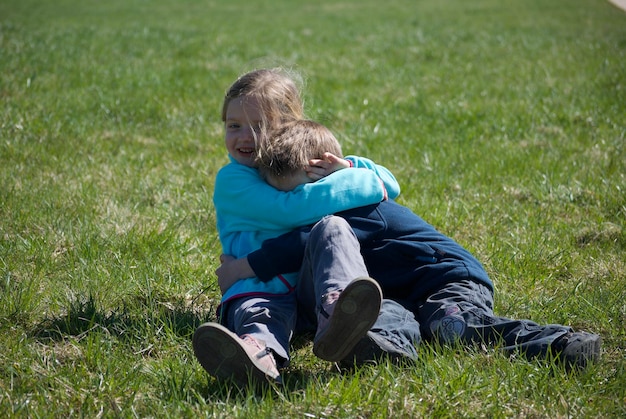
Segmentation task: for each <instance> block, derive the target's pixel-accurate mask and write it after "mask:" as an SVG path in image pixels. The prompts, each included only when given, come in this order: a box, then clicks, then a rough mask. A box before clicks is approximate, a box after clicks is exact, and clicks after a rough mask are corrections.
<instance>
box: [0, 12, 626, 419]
mask: <svg viewBox="0 0 626 419" xmlns="http://www.w3.org/2000/svg"><path fill="white" fill-rule="evenodd" d="M274 65H286V66H289V67H291V68H294V69H295V70H297V71H298V72H299V73H300V74H301V75H302V77H303V82H304V92H305V94H304V96H305V100H306V109H307V113H308V115H309V117H311V118H312V119H316V120H318V121H320V122H323V123H325V124H327V125H328V126H329V127H330V128H331V129H332V130H333V131H334V132H335V133H336V134H337V136H338V138H339V139H340V141H341V142H342V144H343V147H344V153H345V154H357V155H361V156H366V157H369V158H371V159H373V160H375V161H376V162H378V163H380V164H383V165H384V166H386V167H388V168H389V169H390V170H392V171H393V172H394V174H395V175H396V177H397V179H398V181H399V183H400V185H401V186H402V194H401V197H400V199H399V202H401V203H402V204H404V205H406V206H408V207H410V208H411V209H413V210H414V211H415V212H417V213H418V214H420V215H421V216H422V217H423V218H425V219H426V220H428V221H430V222H431V223H432V224H434V225H435V226H436V227H437V228H439V229H440V230H441V231H443V232H444V233H446V234H448V235H450V236H452V237H454V238H455V239H456V240H457V241H458V242H460V243H461V244H463V245H464V246H465V247H467V248H468V249H470V250H471V251H472V252H473V253H474V254H475V255H477V256H478V258H479V259H480V260H481V261H482V262H483V263H484V265H485V267H486V269H487V271H488V272H489V274H490V275H491V277H492V279H493V281H494V283H495V285H496V312H497V313H498V314H500V315H503V316H507V317H514V318H531V319H533V320H535V321H537V322H540V323H560V324H568V325H571V326H573V327H575V328H577V329H584V330H590V331H594V332H597V333H600V334H601V335H602V336H603V339H604V353H603V360H602V362H601V363H599V364H597V365H593V366H592V367H590V368H588V369H587V370H585V371H583V372H579V373H567V372H565V371H564V370H563V369H562V368H561V367H560V366H559V365H555V364H553V363H550V362H547V361H546V362H528V361H524V360H522V359H509V358H506V357H504V356H503V355H502V354H501V353H499V352H498V351H495V350H493V349H485V348H470V349H467V350H465V349H458V348H437V347H432V346H429V345H424V346H422V347H420V348H419V355H420V359H419V361H418V362H417V363H416V364H413V365H403V366H394V365H389V364H387V363H383V364H381V365H378V366H368V367H364V368H361V369H358V370H356V371H354V372H352V373H340V372H339V371H338V370H337V369H336V368H335V367H334V366H333V365H331V364H329V363H326V362H323V361H320V360H318V359H316V358H315V357H314V356H313V355H312V353H311V347H310V344H308V343H306V342H300V341H296V342H295V344H294V347H293V361H292V366H291V367H290V369H289V370H288V371H286V372H285V374H284V377H285V380H286V386H285V388H284V389H282V390H280V391H276V392H274V391H270V392H267V393H265V394H243V393H240V392H237V391H236V390H234V389H232V388H229V387H228V386H225V385H223V384H222V383H220V382H217V381H215V380H213V379H212V378H210V377H208V376H207V374H206V373H205V372H204V371H203V370H202V368H201V367H200V365H199V364H198V363H197V362H196V360H195V359H194V357H193V353H192V349H191V335H192V334H193V331H194V329H195V327H196V326H197V325H199V324H200V323H202V322H204V321H207V320H215V308H216V306H217V304H218V302H219V289H218V287H217V284H216V277H215V274H214V271H215V269H216V268H217V266H218V263H219V255H220V253H221V247H220V244H219V240H218V238H217V233H216V229H215V211H214V208H213V204H212V192H213V180H214V177H215V174H216V172H217V170H219V168H220V167H221V166H223V165H224V164H225V163H226V162H227V161H228V160H227V156H226V151H225V148H224V145H223V139H222V125H221V121H220V107H221V100H222V97H223V94H224V91H225V89H226V88H227V87H228V86H229V84H230V83H231V82H232V81H233V80H234V79H235V78H236V77H237V76H238V75H239V74H241V73H243V72H245V71H247V70H250V69H252V68H254V67H263V66H274ZM0 75H1V77H0V98H1V100H2V107H1V108H0V412H2V413H1V414H0V415H1V416H8V417H68V416H84V417H118V416H119V417H179V416H180V417H187V416H188V417H311V418H313V417H319V418H325V417H333V418H334V417H350V418H352V417H455V418H456V417H624V416H626V407H625V406H626V343H625V342H626V326H625V324H626V303H625V301H626V231H625V228H626V150H625V142H626V141H625V140H626V13H624V12H622V11H620V10H618V9H617V8H615V7H614V6H612V5H610V4H609V3H608V2H607V1H604V0H550V1H547V0H509V1H504V2H503V1H500V0H474V1H462V0H449V1H437V0H422V1H409V0H389V1H386V2H380V1H372V0H359V1H355V0H353V1H342V0H332V1H331V0H320V1H318V2H314V3H312V2H303V1H293V0H274V1H267V0H260V1H258V2H250V1H243V0H231V1H229V2H225V1H224V2H222V1H212V0H184V1H175V0H124V1H122V0H109V1H95V0H89V1H78V0H56V1H54V2H44V1H36V0H20V1H19V2H18V1H9V0H4V1H0ZM250 205H251V208H253V206H254V203H253V202H251V203H250Z"/></svg>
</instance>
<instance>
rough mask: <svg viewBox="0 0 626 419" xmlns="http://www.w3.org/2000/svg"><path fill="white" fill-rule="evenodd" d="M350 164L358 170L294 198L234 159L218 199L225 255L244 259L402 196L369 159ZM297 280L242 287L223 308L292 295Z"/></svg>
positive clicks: (301, 189)
mask: <svg viewBox="0 0 626 419" xmlns="http://www.w3.org/2000/svg"><path fill="white" fill-rule="evenodd" d="M347 159H348V160H349V161H350V163H351V165H352V167H353V168H350V169H343V170H338V171H337V172H335V173H333V174H331V175H329V176H326V177H325V178H323V179H320V180H319V181H317V182H312V183H306V184H303V185H300V186H298V187H297V188H296V189H294V190H293V191H290V192H281V191H279V190H277V189H275V188H273V187H272V186H270V185H269V184H267V183H266V182H265V181H264V180H263V179H262V178H261V176H260V175H259V173H258V171H257V170H256V169H254V168H250V167H247V166H244V165H241V164H238V163H236V162H235V161H234V160H233V159H231V163H230V164H228V165H226V166H224V167H222V168H221V169H220V171H219V172H218V174H217V177H216V179H215V189H214V194H213V203H214V205H215V209H216V218H217V229H218V233H219V237H220V242H221V243H222V251H223V253H224V254H228V255H232V256H235V257H237V258H240V257H244V256H246V255H247V254H248V253H250V252H252V251H254V250H256V249H258V248H259V247H261V244H262V243H263V241H264V240H266V239H269V238H273V237H277V236H279V235H281V234H283V233H286V232H288V231H291V230H293V229H294V228H297V227H301V226H304V225H307V224H311V223H315V222H317V221H319V220H320V219H321V218H322V217H324V216H326V215H328V214H333V213H336V212H338V211H344V210H347V209H350V208H356V207H359V206H362V205H369V204H373V203H377V202H380V201H381V200H383V199H385V198H386V197H387V196H391V197H396V196H397V195H398V194H399V193H400V187H399V185H398V182H397V181H396V179H395V177H394V176H393V174H391V172H389V171H388V170H387V169H385V168H384V167H382V166H378V165H376V164H374V163H373V162H372V161H371V160H369V159H365V158H360V157H354V156H349V157H347ZM366 169H367V170H366ZM296 279H297V275H296V274H286V275H276V276H275V277H273V278H268V279H266V280H265V281H259V280H258V279H256V278H250V279H246V280H242V281H238V282H237V283H235V284H234V285H233V286H232V287H230V288H229V289H228V290H227V291H226V293H225V294H224V295H223V296H222V302H224V301H226V300H229V299H231V298H235V297H241V296H251V295H261V294H285V293H288V292H290V291H291V290H292V289H293V287H294V286H295V284H296Z"/></svg>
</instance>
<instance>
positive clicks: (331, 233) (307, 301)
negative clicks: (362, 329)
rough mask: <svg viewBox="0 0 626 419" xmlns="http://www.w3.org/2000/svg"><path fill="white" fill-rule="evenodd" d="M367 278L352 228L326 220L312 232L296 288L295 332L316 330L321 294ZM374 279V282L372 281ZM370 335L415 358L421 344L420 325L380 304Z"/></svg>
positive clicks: (338, 219)
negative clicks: (358, 279)
mask: <svg viewBox="0 0 626 419" xmlns="http://www.w3.org/2000/svg"><path fill="white" fill-rule="evenodd" d="M363 276H369V274H368V272H367V268H366V267H365V262H364V261H363V257H362V256H361V247H360V245H359V242H358V240H357V238H356V236H355V235H354V232H353V231H352V227H350V225H349V224H348V223H347V222H346V221H345V220H344V219H343V218H341V217H335V216H329V217H325V218H324V219H322V220H321V221H319V222H318V223H317V224H316V225H315V226H314V227H313V230H312V231H311V235H310V238H309V241H308V243H307V247H306V249H305V256H304V261H303V264H302V268H301V270H300V277H299V281H298V286H297V291H296V293H297V295H298V322H299V323H298V330H299V331H310V332H314V331H315V329H316V328H317V311H318V310H317V303H318V302H319V301H320V300H321V297H322V295H323V294H325V293H327V292H329V291H332V290H340V289H343V288H345V287H346V285H348V283H350V281H352V280H353V279H355V278H358V277H363ZM374 279H376V278H374ZM370 333H374V334H377V335H379V336H381V337H383V338H384V339H386V340H388V341H389V342H390V343H391V344H392V345H393V346H396V347H398V348H400V349H402V350H403V352H404V353H406V354H411V357H413V358H414V359H415V358H417V353H416V351H415V345H416V344H418V343H419V342H420V340H421V338H420V328H419V323H417V321H416V320H415V316H414V315H413V313H412V312H410V311H409V310H407V309H405V308H404V307H402V306H401V305H400V304H398V303H396V302H394V301H391V300H386V299H384V300H383V304H382V306H381V311H380V314H379V316H378V319H377V320H376V323H375V324H374V326H373V327H372V328H371V329H370Z"/></svg>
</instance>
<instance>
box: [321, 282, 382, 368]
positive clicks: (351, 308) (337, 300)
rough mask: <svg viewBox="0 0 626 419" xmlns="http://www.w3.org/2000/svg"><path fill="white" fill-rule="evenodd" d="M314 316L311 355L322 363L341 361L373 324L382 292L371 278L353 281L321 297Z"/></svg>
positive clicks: (376, 316) (378, 311)
mask: <svg viewBox="0 0 626 419" xmlns="http://www.w3.org/2000/svg"><path fill="white" fill-rule="evenodd" d="M322 298H323V300H322V305H321V308H320V313H319V314H318V316H317V333H316V334H315V339H313V353H314V354H315V355H317V356H318V357H319V358H321V359H324V360H326V361H331V362H338V361H341V360H342V359H343V358H345V357H346V356H347V355H348V353H350V351H351V350H352V349H353V348H354V346H355V345H356V344H357V343H358V342H359V340H360V339H361V338H362V337H363V336H365V334H366V333H367V331H368V330H369V329H370V327H372V326H373V325H374V323H375V322H376V319H377V318H378V314H379V313H380V305H381V302H382V291H381V290H380V286H379V285H378V283H376V281H374V280H373V279H371V278H357V279H355V280H354V281H352V282H350V283H349V284H348V286H347V287H346V288H345V289H344V290H343V291H334V292H330V293H328V294H326V295H324V296H323V297H322Z"/></svg>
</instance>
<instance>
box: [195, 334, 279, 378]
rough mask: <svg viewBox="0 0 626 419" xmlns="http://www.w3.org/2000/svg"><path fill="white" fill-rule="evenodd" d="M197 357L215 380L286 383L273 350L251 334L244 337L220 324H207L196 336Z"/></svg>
mask: <svg viewBox="0 0 626 419" xmlns="http://www.w3.org/2000/svg"><path fill="white" fill-rule="evenodd" d="M193 351H194V354H195V355H196V358H197V359H198V361H199V362H200V365H202V368H204V369H205V370H206V372H208V373H209V374H210V375H212V376H213V377H217V378H221V379H232V380H233V381H234V382H235V383H236V384H237V385H238V386H239V387H246V386H247V385H248V384H252V385H256V384H267V383H268V382H269V383H275V384H282V381H281V377H280V374H279V372H278V369H277V368H276V361H275V360H274V356H273V355H272V353H271V351H270V349H269V348H267V347H266V346H265V344H264V343H263V342H259V341H258V340H256V339H255V338H253V337H252V336H250V335H243V336H241V337H239V336H237V335H236V334H234V333H232V332H231V331H230V330H228V329H227V328H225V327H224V326H222V325H220V324H218V323H204V324H203V325H201V326H200V327H198V328H197V329H196V331H195V333H194V334H193Z"/></svg>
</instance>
